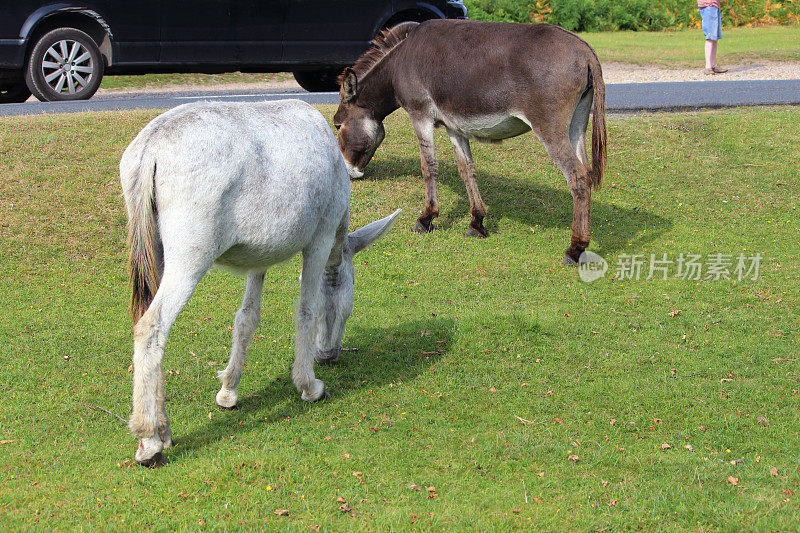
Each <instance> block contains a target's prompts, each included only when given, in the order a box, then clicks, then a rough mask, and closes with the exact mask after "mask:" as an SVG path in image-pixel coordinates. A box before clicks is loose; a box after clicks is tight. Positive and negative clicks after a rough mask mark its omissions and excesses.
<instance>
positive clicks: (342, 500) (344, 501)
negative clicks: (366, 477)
mask: <svg viewBox="0 0 800 533" xmlns="http://www.w3.org/2000/svg"><path fill="white" fill-rule="evenodd" d="M336 503H347V500H345V499H344V498H343V497H342V496H339V497H338V498H336Z"/></svg>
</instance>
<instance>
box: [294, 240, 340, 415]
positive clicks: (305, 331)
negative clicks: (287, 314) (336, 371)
mask: <svg viewBox="0 0 800 533" xmlns="http://www.w3.org/2000/svg"><path fill="white" fill-rule="evenodd" d="M315 241H316V242H315V243H314V244H313V245H312V246H311V247H309V248H308V249H306V250H303V270H302V272H301V274H300V302H299V303H298V305H297V324H296V332H295V336H294V365H293V366H292V379H293V380H294V384H295V386H296V387H297V390H298V391H300V397H301V398H302V399H303V400H305V401H310V402H315V401H317V400H322V399H324V398H327V397H329V396H330V394H328V392H327V391H326V390H325V384H324V383H323V382H322V381H320V380H318V379H316V378H315V377H314V354H315V353H316V348H317V328H316V321H317V315H318V314H319V312H318V309H319V306H320V297H321V290H322V274H323V272H324V270H325V263H326V262H327V260H328V256H329V255H330V252H331V246H332V244H333V235H331V236H329V237H326V238H321V239H315Z"/></svg>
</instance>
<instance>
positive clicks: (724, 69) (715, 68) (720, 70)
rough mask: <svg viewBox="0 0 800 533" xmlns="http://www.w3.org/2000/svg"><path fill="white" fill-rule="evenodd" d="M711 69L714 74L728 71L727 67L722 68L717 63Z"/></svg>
mask: <svg viewBox="0 0 800 533" xmlns="http://www.w3.org/2000/svg"><path fill="white" fill-rule="evenodd" d="M711 70H712V71H713V72H714V74H724V73H726V72H728V69H726V68H722V67H720V66H719V65H717V66H714V67H713V68H712V69H711Z"/></svg>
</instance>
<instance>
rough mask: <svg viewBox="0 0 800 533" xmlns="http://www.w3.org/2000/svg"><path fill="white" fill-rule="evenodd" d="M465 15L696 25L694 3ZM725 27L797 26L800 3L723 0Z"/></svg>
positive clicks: (549, 3)
mask: <svg viewBox="0 0 800 533" xmlns="http://www.w3.org/2000/svg"><path fill="white" fill-rule="evenodd" d="M465 3H466V5H467V8H468V9H469V16H470V18H472V19H476V20H490V21H496V22H549V23H551V24H557V25H559V26H562V27H564V28H566V29H568V30H571V31H616V30H632V31H659V30H663V29H666V28H687V27H691V28H694V27H699V25H700V15H699V13H698V11H697V3H696V2H695V1H694V0H662V1H660V2H653V1H652V0H465ZM722 16H723V22H724V24H725V25H728V26H752V25H757V24H798V23H800V0H783V1H778V2H776V1H773V0H726V1H724V2H723V4H722Z"/></svg>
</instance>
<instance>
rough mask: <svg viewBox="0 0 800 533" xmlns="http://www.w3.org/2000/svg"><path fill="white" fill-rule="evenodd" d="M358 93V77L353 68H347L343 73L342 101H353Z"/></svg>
mask: <svg viewBox="0 0 800 533" xmlns="http://www.w3.org/2000/svg"><path fill="white" fill-rule="evenodd" d="M357 94H358V77H356V73H355V72H354V71H353V69H351V68H349V67H348V68H346V69H345V70H344V74H343V75H342V94H341V97H342V102H344V103H347V102H351V101H352V100H353V99H354V98H355V97H356V95H357Z"/></svg>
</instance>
